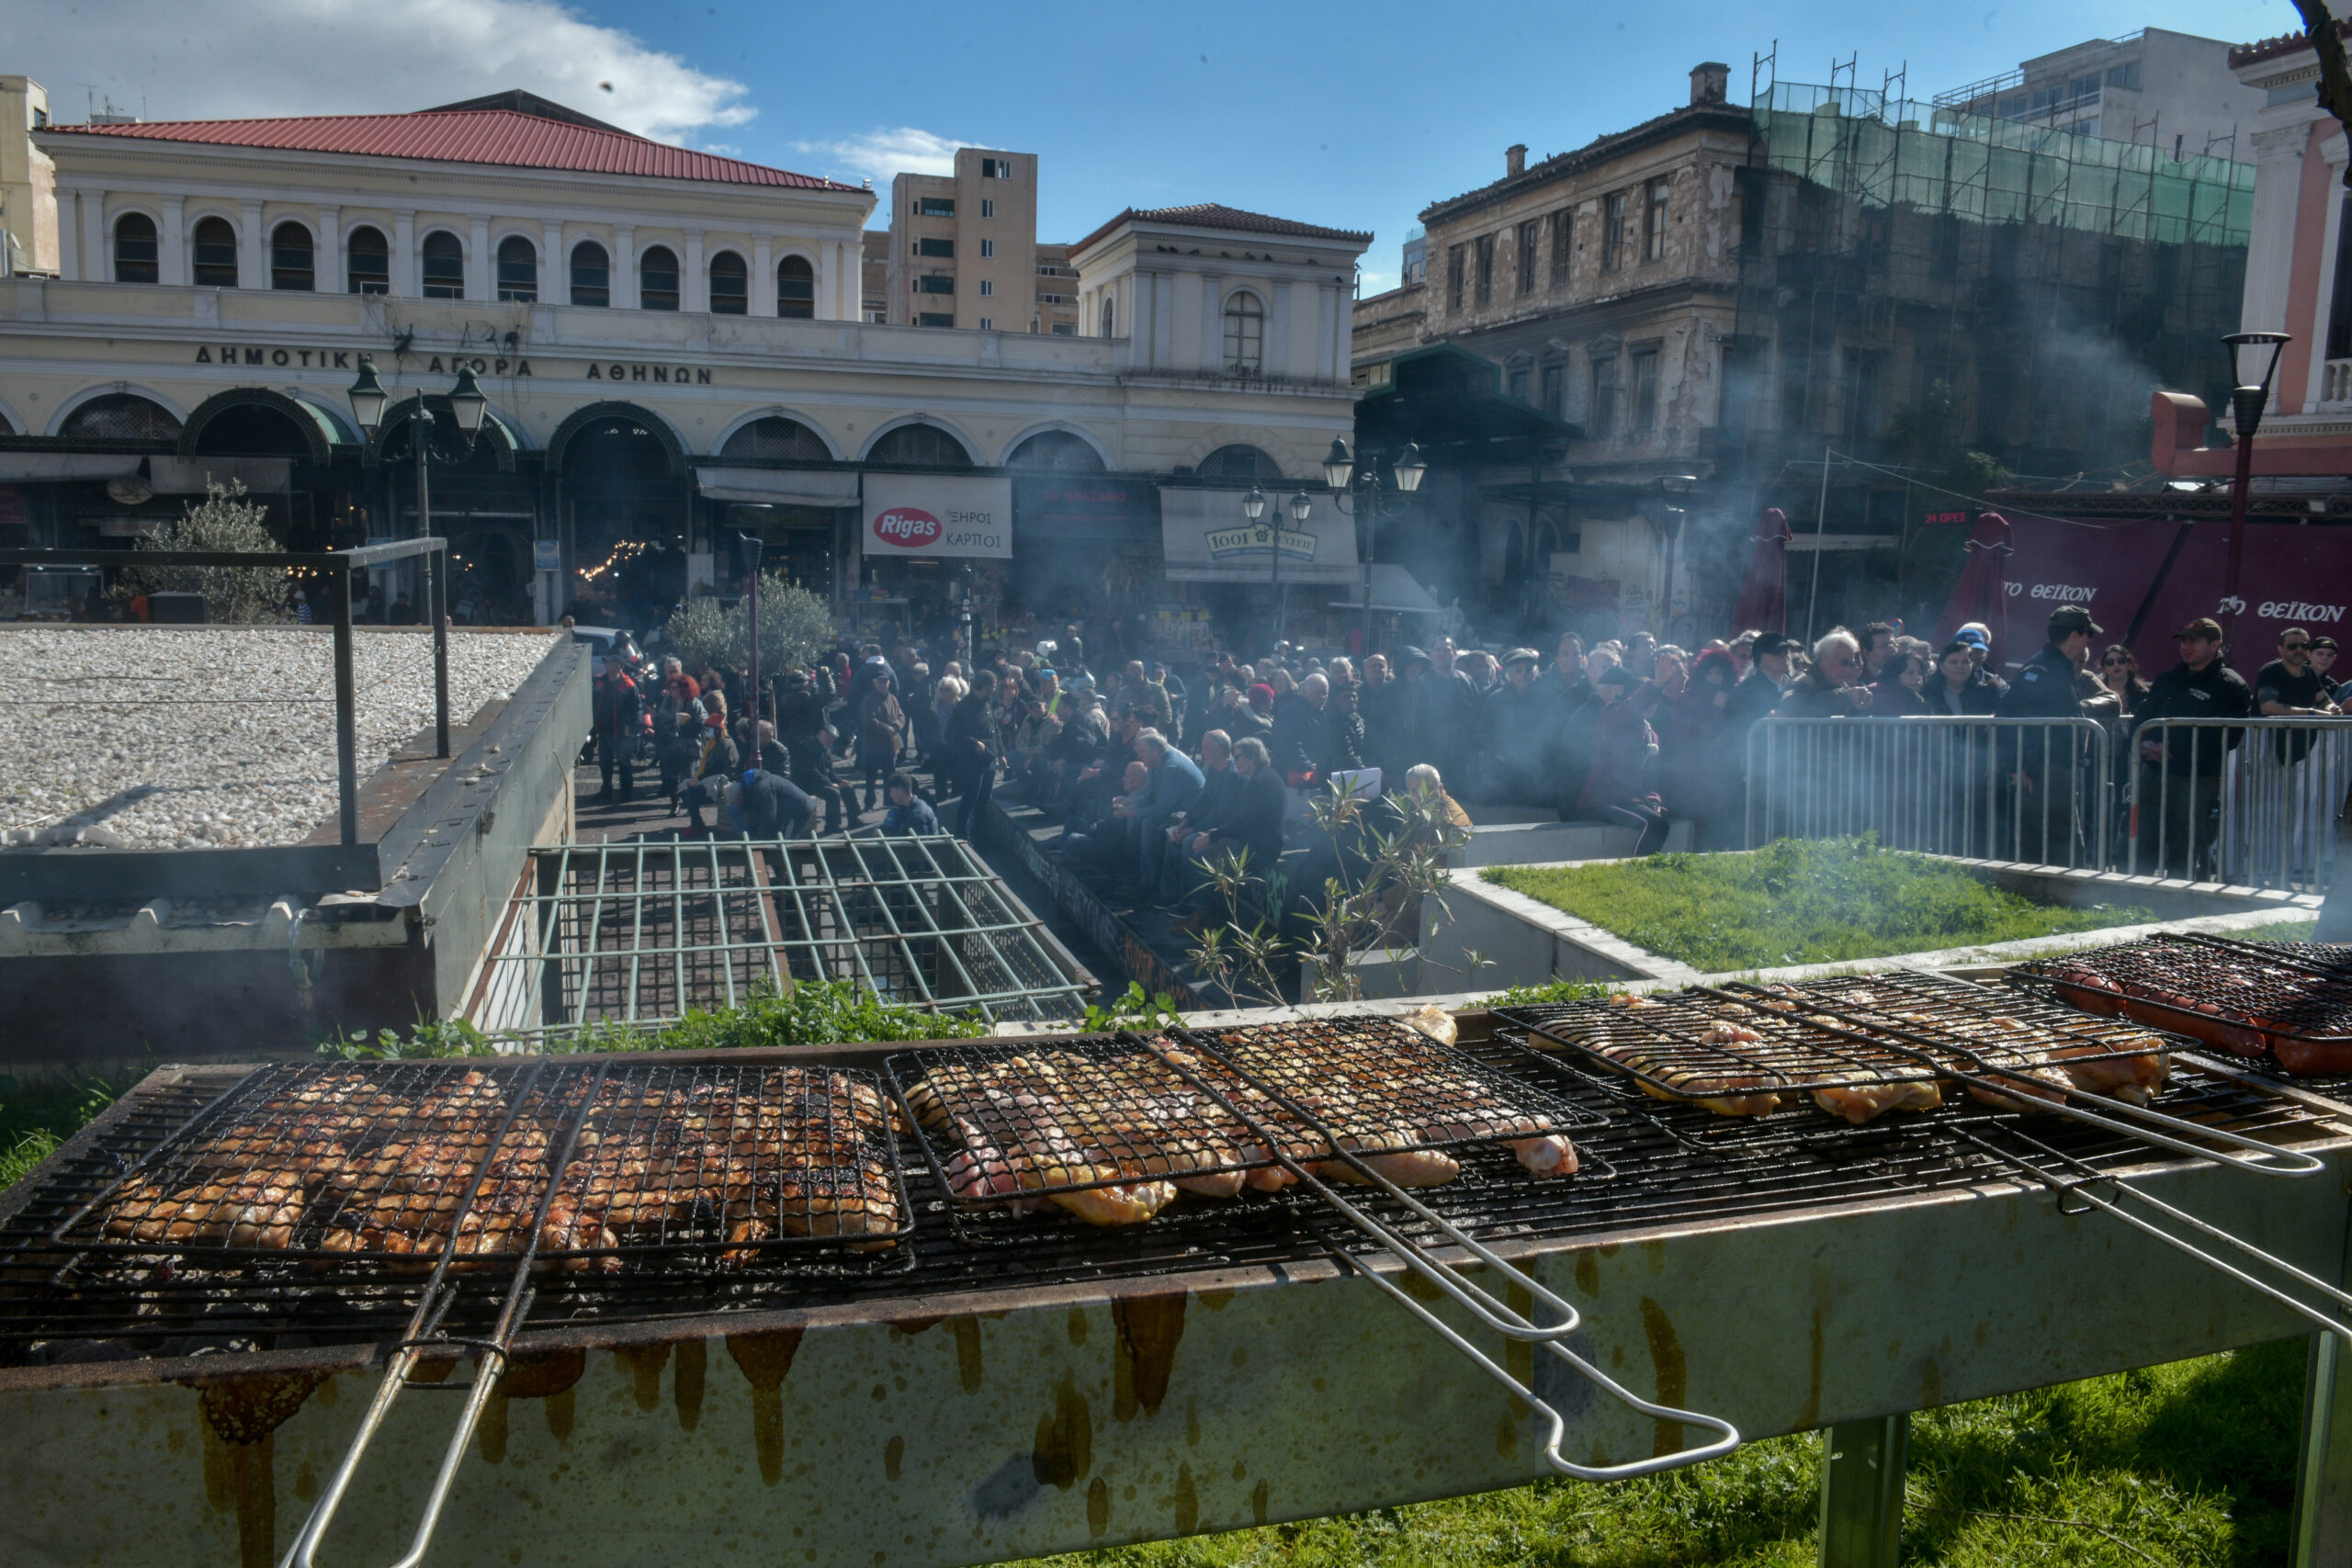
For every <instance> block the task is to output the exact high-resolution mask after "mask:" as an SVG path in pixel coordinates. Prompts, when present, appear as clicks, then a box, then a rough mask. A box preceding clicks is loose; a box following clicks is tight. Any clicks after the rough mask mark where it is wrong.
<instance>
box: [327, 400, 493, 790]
mask: <svg viewBox="0 0 2352 1568" xmlns="http://www.w3.org/2000/svg"><path fill="white" fill-rule="evenodd" d="M348 396H349V397H350V399H351V412H352V415H353V417H355V418H356V419H357V420H358V421H359V428H360V430H361V431H362V432H364V433H365V434H368V435H369V436H371V437H372V436H373V435H374V434H376V431H377V429H378V427H379V426H380V425H381V424H382V423H383V422H384V410H385V408H386V406H387V405H388V404H389V403H390V401H391V396H390V393H388V392H386V391H385V390H384V384H383V383H382V382H381V381H379V380H378V379H377V378H376V356H375V355H372V354H363V355H360V356H359V379H357V380H356V381H354V382H353V383H352V384H351V390H350V392H349V393H348ZM413 402H414V404H415V408H414V411H413V412H412V413H411V414H410V415H409V417H410V419H411V420H413V422H414V423H415V428H414V429H413V430H412V431H411V432H410V434H409V445H410V446H411V447H412V448H413V450H414V453H415V457H416V532H417V536H418V537H419V538H430V537H432V536H433V493H432V489H431V480H430V479H428V477H427V473H428V468H429V465H430V462H431V460H432V458H433V457H435V456H440V455H439V454H436V453H435V452H434V450H433V434H434V427H435V420H434V417H433V410H432V408H431V407H430V406H429V405H428V404H427V403H426V402H425V400H424V389H423V388H422V387H420V388H418V389H417V392H416V396H415V398H414V399H413ZM489 407H490V400H489V399H488V398H486V397H484V396H483V395H482V390H481V385H480V384H479V383H478V382H477V381H475V379H474V369H473V367H472V366H470V365H463V364H461V365H459V366H458V380H457V384H456V385H455V386H453V387H451V388H450V389H449V415H450V420H451V423H455V424H456V425H457V427H458V433H459V434H462V435H463V436H464V437H465V438H466V444H465V448H464V450H463V451H462V452H460V453H459V454H458V456H457V457H446V456H443V457H441V460H442V461H443V462H452V463H462V462H464V461H465V460H466V459H467V458H468V457H472V456H473V450H474V441H475V439H476V437H478V436H479V435H480V434H481V421H482V415H483V414H484V413H485V412H487V411H488V410H489ZM345 590H346V592H347V591H348V584H346V585H345ZM424 598H425V606H426V612H425V613H426V615H427V616H428V618H429V619H430V620H431V622H432V624H433V684H434V690H435V695H436V696H437V697H438V699H439V704H438V709H437V716H436V717H435V721H434V731H435V742H436V744H437V745H438V747H439V754H440V755H441V756H444V757H447V755H448V754H449V604H448V600H449V571H448V567H447V563H446V560H445V558H444V552H440V551H435V552H433V553H431V554H429V555H427V556H426V558H425V574H424Z"/></svg>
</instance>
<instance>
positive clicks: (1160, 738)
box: [1127, 729, 1206, 890]
mask: <svg viewBox="0 0 2352 1568" xmlns="http://www.w3.org/2000/svg"><path fill="white" fill-rule="evenodd" d="M1136 759H1137V760H1138V761H1141V762H1142V763H1143V765H1144V766H1145V767H1147V768H1149V769H1150V770H1151V781H1150V783H1149V784H1147V785H1146V786H1145V788H1144V793H1143V794H1142V795H1138V796H1135V797H1133V798H1131V799H1130V800H1129V801H1128V803H1127V810H1128V813H1129V814H1130V815H1132V816H1133V817H1134V818H1135V819H1136V837H1137V847H1138V849H1139V851H1140V856H1139V859H1138V861H1137V865H1136V869H1137V870H1139V871H1140V872H1141V873H1142V874H1143V885H1144V886H1145V887H1147V888H1151V889H1155V890H1156V889H1157V888H1158V887H1159V874H1160V861H1161V858H1162V856H1164V855H1165V853H1166V852H1167V849H1168V829H1169V827H1170V825H1171V824H1172V823H1173V822H1174V821H1175V819H1176V818H1178V817H1179V816H1181V815H1182V814H1183V813H1185V812H1187V811H1190V810H1191V809H1192V808H1193V804H1194V803H1195V802H1196V801H1198V800H1199V799H1200V798H1201V791H1202V789H1203V788H1204V784H1205V782H1206V781H1204V779H1203V778H1202V777H1201V770H1200V767H1199V765H1198V764H1196V763H1195V762H1194V761H1193V759H1191V758H1190V757H1187V756H1186V755H1184V753H1183V752H1182V751H1179V750H1176V748H1175V747H1174V746H1172V745H1171V744H1170V743H1169V740H1168V738H1167V737H1166V736H1164V735H1162V734H1161V733H1160V732H1159V730H1157V729H1146V730H1143V731H1141V732H1140V733H1138V734H1137V735H1136Z"/></svg>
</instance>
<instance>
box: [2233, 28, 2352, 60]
mask: <svg viewBox="0 0 2352 1568" xmlns="http://www.w3.org/2000/svg"><path fill="white" fill-rule="evenodd" d="M2335 30H2336V33H2337V35H2338V36H2339V37H2343V38H2352V19H2346V20H2345V21H2341V22H2338V23H2336V24H2335ZM2311 46H2312V39H2311V35H2310V34H2309V33H2281V34H2279V35H2278V37H2277V38H2267V39H2257V40H2256V41H2255V42H2253V43H2240V44H2233V45H2231V46H2230V69H2232V70H2233V71H2234V70H2236V69H2237V68H2238V67H2239V66H2241V65H2252V64H2254V63H2255V62H2257V61H2263V60H2277V59H2278V58H2280V57H2281V56H2283V55H2289V54H2296V53H2300V52H2301V51H2303V50H2306V49H2309V48H2311Z"/></svg>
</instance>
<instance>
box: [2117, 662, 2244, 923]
mask: <svg viewBox="0 0 2352 1568" xmlns="http://www.w3.org/2000/svg"><path fill="white" fill-rule="evenodd" d="M2173 641H2174V645H2175V646H2176V647H2177V648H2178V649H2180V662H2179V663H2177V664H2176V665H2174V666H2173V667H2172V668H2171V669H2169V670H2167V671H2165V672H2164V673H2163V674H2161V675H2159V676H2157V677H2156V678H2155V679H2154V681H2152V682H2149V683H2148V694H2147V695H2146V696H2144V697H2143V698H2141V699H2140V705H2139V707H2138V709H2137V710H2136V711H2135V712H2133V714H2132V715H2131V730H2132V734H2133V735H2134V736H2135V737H2136V736H2142V735H2143V733H2144V732H2143V728H2142V727H2143V726H2144V725H2145V724H2147V722H2148V721H2149V720H2151V719H2156V718H2244V717H2245V716H2247V715H2249V714H2251V713H2253V712H2254V689H2253V688H2252V687H2250V686H2248V685H2247V684H2246V683H2245V677H2244V676H2242V675H2240V674H2239V673H2238V672H2237V671H2234V670H2233V669H2231V668H2230V667H2229V666H2228V665H2226V664H2224V663H2222V626H2221V623H2220V622H2218V621H2215V620H2212V619H2211V618H2210V617H2203V618H2199V619H2198V620H2194V621H2191V622H2189V623H2188V625H2187V626H2183V627H2181V628H2180V630H2179V631H2177V632H2176V633H2174V634H2173ZM2243 739H2245V730H2243V729H2221V728H2214V729H2205V728H2198V729H2193V730H2170V731H2165V730H2158V731H2157V732H2156V733H2155V734H2154V735H2145V736H2144V739H2141V740H2140V743H2139V746H2138V748H2137V750H2138V752H2139V757H2140V808H2139V818H2140V853H2139V870H2140V873H2141V874H2143V875H2148V874H2156V875H2171V876H2187V877H2189V878H2191V879H2192V880H2197V881H2203V880H2205V878H2206V876H2207V874H2208V873H2209V871H2210V869H2211V865H2210V863H2211V859H2212V853H2213V844H2214V839H2215V834H2216V830H2217V829H2218V828H2219V825H2220V823H2219V818H2220V816H2221V810H2222V763H2223V761H2224V758H2225V756H2226V754H2227V753H2228V752H2230V751H2233V750H2236V749H2237V745H2238V742H2239V741H2241V740H2243Z"/></svg>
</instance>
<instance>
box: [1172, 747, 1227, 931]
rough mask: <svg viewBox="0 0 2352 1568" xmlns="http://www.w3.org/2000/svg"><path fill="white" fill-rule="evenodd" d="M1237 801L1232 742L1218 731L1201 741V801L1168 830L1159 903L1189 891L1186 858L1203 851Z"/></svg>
mask: <svg viewBox="0 0 2352 1568" xmlns="http://www.w3.org/2000/svg"><path fill="white" fill-rule="evenodd" d="M1240 799H1241V775H1240V774H1239V773H1236V772H1235V771H1234V767H1233V742H1232V740H1231V739H1230V738H1229V737H1227V734H1226V733H1225V731H1224V730H1222V729H1212V730H1210V731H1209V732H1208V733H1207V734H1206V735H1204V736H1202V737H1201V797H1200V799H1198V800H1196V801H1194V802H1193V807H1192V809H1191V810H1190V811H1187V812H1185V813H1184V814H1183V815H1182V817H1180V818H1177V819H1176V820H1175V821H1174V822H1173V823H1172V824H1170V827H1169V829H1168V841H1169V843H1170V845H1171V846H1173V850H1172V852H1170V853H1169V854H1166V855H1163V856H1162V857H1161V859H1160V874H1159V901H1160V902H1161V903H1162V904H1175V903H1179V902H1181V901H1182V898H1183V897H1184V895H1185V894H1186V893H1188V892H1190V891H1191V889H1190V887H1189V886H1187V884H1186V882H1185V865H1186V861H1187V857H1188V856H1190V855H1191V854H1193V852H1195V851H1196V850H1199V849H1203V848H1205V847H1206V846H1207V843H1208V840H1209V835H1210V834H1211V833H1213V832H1215V831H1216V830H1217V829H1220V828H1223V827H1224V826H1226V825H1227V822H1228V821H1229V820H1230V819H1231V818H1232V816H1233V810H1234V807H1236V806H1237V805H1238V803H1239V801H1240Z"/></svg>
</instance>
